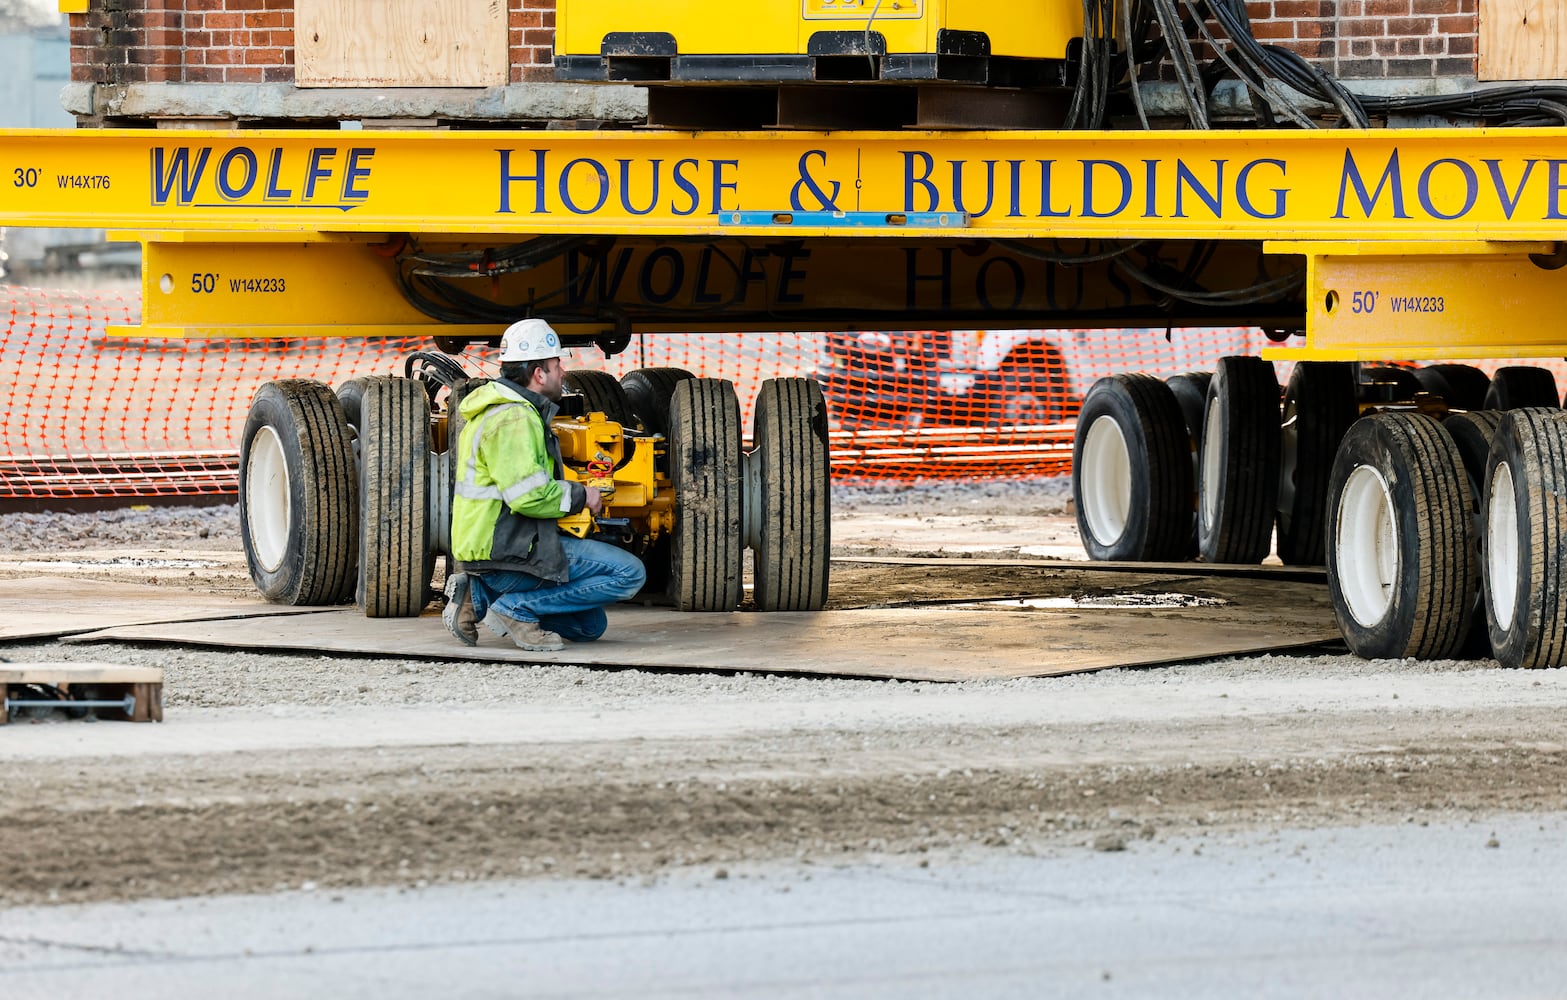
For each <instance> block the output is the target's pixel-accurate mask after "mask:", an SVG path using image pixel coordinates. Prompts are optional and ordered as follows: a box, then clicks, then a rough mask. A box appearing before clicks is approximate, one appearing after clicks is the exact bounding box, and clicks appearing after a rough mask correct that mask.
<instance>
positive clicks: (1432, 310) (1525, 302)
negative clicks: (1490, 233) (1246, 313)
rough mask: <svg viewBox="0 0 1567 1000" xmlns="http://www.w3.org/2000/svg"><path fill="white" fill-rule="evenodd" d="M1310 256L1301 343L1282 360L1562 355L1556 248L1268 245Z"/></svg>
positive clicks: (1561, 275)
mask: <svg viewBox="0 0 1567 1000" xmlns="http://www.w3.org/2000/svg"><path fill="white" fill-rule="evenodd" d="M1265 249H1266V250H1268V251H1269V252H1271V253H1293V254H1304V255H1305V256H1306V267H1307V298H1306V302H1307V310H1306V343H1305V345H1304V346H1300V347H1279V348H1268V349H1265V350H1264V351H1263V356H1264V357H1267V358H1272V359H1278V360H1286V359H1287V360H1297V361H1301V360H1320V361H1376V360H1384V359H1388V358H1402V359H1408V360H1422V359H1433V358H1444V359H1445V358H1455V359H1456V358H1523V357H1564V356H1567V335H1564V333H1563V331H1562V327H1561V321H1562V320H1561V316H1562V303H1563V302H1564V301H1567V270H1561V268H1562V265H1563V264H1567V253H1564V251H1563V250H1562V248H1561V245H1560V244H1557V243H1511V244H1509V243H1489V242H1473V243H1429V244H1422V243H1409V244H1376V243H1365V244H1358V245H1357V244H1336V243H1300V242H1279V243H1272V242H1270V243H1267V244H1265Z"/></svg>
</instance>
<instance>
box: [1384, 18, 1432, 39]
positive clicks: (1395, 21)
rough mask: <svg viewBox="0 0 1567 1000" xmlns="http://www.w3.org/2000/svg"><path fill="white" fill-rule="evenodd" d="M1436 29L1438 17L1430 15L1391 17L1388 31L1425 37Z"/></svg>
mask: <svg viewBox="0 0 1567 1000" xmlns="http://www.w3.org/2000/svg"><path fill="white" fill-rule="evenodd" d="M1435 30H1436V19H1435V18H1430V17H1390V18H1388V22H1387V33H1388V34H1390V35H1418V36H1422V37H1424V36H1425V35H1429V34H1431V32H1433V31H1435Z"/></svg>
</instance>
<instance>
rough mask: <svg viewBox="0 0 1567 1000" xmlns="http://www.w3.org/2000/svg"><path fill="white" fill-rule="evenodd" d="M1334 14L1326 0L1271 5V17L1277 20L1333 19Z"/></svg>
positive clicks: (1279, 1)
mask: <svg viewBox="0 0 1567 1000" xmlns="http://www.w3.org/2000/svg"><path fill="white" fill-rule="evenodd" d="M1336 13H1338V12H1337V11H1335V10H1334V9H1333V4H1331V3H1329V2H1327V0H1277V2H1275V3H1274V5H1273V16H1274V17H1277V18H1291V17H1333V16H1334V15H1335V14H1336Z"/></svg>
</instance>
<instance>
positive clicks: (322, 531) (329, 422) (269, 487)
mask: <svg viewBox="0 0 1567 1000" xmlns="http://www.w3.org/2000/svg"><path fill="white" fill-rule="evenodd" d="M239 472H240V483H239V518H240V528H241V530H240V534H241V537H242V539H243V542H244V547H245V562H246V564H247V566H248V567H249V569H250V578H251V579H252V580H253V581H255V584H256V589H257V590H259V591H261V594H262V596H264V597H265V598H266V599H267V600H269V601H273V602H275V603H278V604H288V605H294V606H306V605H323V604H341V603H343V602H345V601H348V600H350V599H351V598H352V597H353V593H354V566H355V564H356V562H357V554H358V553H357V546H358V533H357V532H356V531H355V530H354V519H355V517H356V516H357V512H358V511H357V508H358V487H357V483H356V481H355V475H354V456H353V451H352V448H351V446H350V442H349V430H348V422H347V420H345V419H344V416H343V408H342V407H341V406H340V405H339V404H338V402H337V398H336V397H335V396H333V395H332V390H331V389H329V388H327V387H326V386H324V385H322V384H321V383H319V382H312V381H308V380H305V379H287V380H283V381H278V382H268V383H266V384H265V385H263V386H261V388H259V389H257V390H256V395H255V397H254V399H253V400H252V401H251V404H250V413H249V416H247V417H246V419H245V430H244V433H243V435H242V437H241V438H240V452H239Z"/></svg>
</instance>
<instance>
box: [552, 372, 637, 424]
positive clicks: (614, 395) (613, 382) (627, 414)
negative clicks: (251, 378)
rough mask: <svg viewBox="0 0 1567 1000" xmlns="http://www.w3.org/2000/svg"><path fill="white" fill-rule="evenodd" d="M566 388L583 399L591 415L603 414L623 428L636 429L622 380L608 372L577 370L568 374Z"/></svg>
mask: <svg viewBox="0 0 1567 1000" xmlns="http://www.w3.org/2000/svg"><path fill="white" fill-rule="evenodd" d="M566 388H567V389H569V390H571V391H572V392H575V393H577V394H578V395H579V396H581V397H582V400H583V403H584V404H585V405H586V406H587V410H588V412H589V413H602V414H604V416H606V417H608V418H609V419H611V420H613V421H614V422H615V423H617V424H619V425H620V426H622V427H635V426H636V425H637V421H636V417H635V416H633V415H632V412H631V404H630V403H629V402H627V401H626V391H625V390H624V389H622V388H621V387H620V380H619V379H617V378H615V376H613V375H611V374H609V373H608V372H600V371H593V370H592V369H577V370H574V371H569V372H567V373H566Z"/></svg>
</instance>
